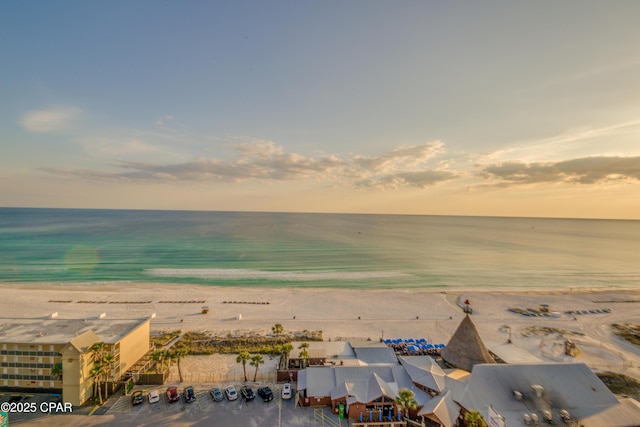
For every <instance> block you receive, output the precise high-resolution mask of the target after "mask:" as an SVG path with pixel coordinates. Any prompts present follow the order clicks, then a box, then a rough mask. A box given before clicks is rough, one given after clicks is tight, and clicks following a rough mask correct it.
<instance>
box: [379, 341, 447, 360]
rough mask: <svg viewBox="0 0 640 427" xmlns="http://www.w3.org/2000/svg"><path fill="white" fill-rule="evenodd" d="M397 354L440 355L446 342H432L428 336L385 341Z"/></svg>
mask: <svg viewBox="0 0 640 427" xmlns="http://www.w3.org/2000/svg"><path fill="white" fill-rule="evenodd" d="M383 342H384V343H385V344H386V345H387V346H389V347H391V348H392V349H393V351H394V352H395V353H396V354H397V355H405V356H439V355H440V351H441V350H442V349H443V348H445V344H430V343H429V341H428V340H427V339H426V338H418V339H414V338H408V339H403V338H397V339H386V340H384V341H383Z"/></svg>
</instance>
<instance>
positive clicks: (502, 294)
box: [0, 283, 640, 378]
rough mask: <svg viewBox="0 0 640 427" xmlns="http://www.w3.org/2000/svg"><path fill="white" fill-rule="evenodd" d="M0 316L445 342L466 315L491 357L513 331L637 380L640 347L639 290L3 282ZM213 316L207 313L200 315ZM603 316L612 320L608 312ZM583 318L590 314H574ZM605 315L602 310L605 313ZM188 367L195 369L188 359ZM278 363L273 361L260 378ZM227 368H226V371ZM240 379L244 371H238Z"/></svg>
mask: <svg viewBox="0 0 640 427" xmlns="http://www.w3.org/2000/svg"><path fill="white" fill-rule="evenodd" d="M0 292H1V294H2V300H1V301H0V313H1V314H0V316H1V317H3V318H38V317H46V316H48V315H50V314H51V313H54V312H57V313H58V315H59V317H60V318H90V317H97V316H99V315H100V314H101V313H106V316H107V317H109V318H140V317H147V316H151V315H152V314H153V313H155V318H154V319H153V320H152V321H151V329H152V332H153V331H169V330H177V329H181V330H193V331H207V332H209V333H211V334H214V335H218V336H228V335H229V334H231V335H237V336H240V335H247V334H264V335H266V334H270V333H271V326H273V325H274V324H276V323H280V324H282V325H283V327H284V329H285V330H286V331H290V332H296V331H303V330H319V331H322V333H323V337H324V339H325V340H369V339H370V340H373V341H378V340H380V339H381V338H426V339H428V340H429V341H430V342H433V343H447V342H448V340H449V338H450V337H451V335H452V334H453V332H454V331H455V329H456V328H457V326H458V324H459V322H460V321H461V319H462V318H463V316H465V314H464V312H463V310H462V306H463V305H464V301H465V300H469V302H470V307H471V308H472V309H473V315H472V319H473V321H474V323H475V324H476V326H477V328H478V331H479V332H480V335H481V337H482V339H483V340H484V341H485V343H486V344H487V346H488V347H489V349H492V347H494V348H499V347H500V346H504V345H505V344H506V342H507V340H508V338H509V330H511V339H512V343H511V344H510V346H511V348H512V349H516V350H517V351H518V352H522V353H525V354H529V355H533V356H534V357H536V358H538V359H540V360H542V361H557V360H565V359H566V357H567V356H563V355H562V354H558V352H557V351H556V348H557V346H558V343H560V342H562V341H563V340H564V339H566V338H570V339H572V340H573V341H574V342H576V343H577V345H578V347H579V348H580V350H581V352H580V354H579V355H578V357H576V358H575V359H573V360H576V361H583V362H585V363H586V364H587V365H589V366H590V367H592V368H594V369H599V370H612V371H617V372H623V373H625V374H627V375H631V376H634V377H636V378H640V370H639V369H638V365H639V364H640V362H638V360H640V348H639V347H637V346H634V345H632V344H630V343H627V342H625V341H623V340H621V339H619V338H617V337H616V336H615V335H613V333H612V332H611V328H610V325H611V324H613V323H640V291H638V290H629V289H619V290H571V291H567V290H564V291H557V292H553V291H551V292H550V291H526V292H524V291H520V292H517V291H513V290H491V291H487V290H484V291H478V290H458V289H455V290H453V289H451V290H447V291H441V290H415V289H411V290H397V289H394V290H366V291H363V290H356V289H344V290H338V289H304V288H292V289H285V288H236V287H211V286H197V285H184V284H175V285H169V284H157V283H146V284H140V283H135V284H127V283H111V284H72V285H61V284H45V283H39V284H23V283H20V284H1V285H0ZM541 304H547V305H548V306H549V310H550V311H552V312H555V313H556V314H554V316H556V317H528V316H523V315H520V314H515V313H512V312H510V311H509V310H508V309H509V308H522V309H526V308H536V309H537V308H538V307H539V306H540V305H541ZM203 306H207V307H208V308H209V312H208V314H202V307H203ZM603 309H609V311H610V312H608V313H602V312H601V311H603ZM568 311H580V312H583V314H567V312H568ZM599 311H600V312H599ZM189 359H191V361H190V360H189ZM271 364H274V365H275V360H267V364H266V365H265V366H263V367H261V371H264V370H265V369H266V370H268V369H269V367H270V366H271ZM221 366H225V368H221ZM184 367H185V370H186V372H187V373H190V374H193V375H196V374H203V373H204V374H211V373H214V372H217V373H220V374H223V373H224V372H226V373H227V374H229V373H231V374H233V372H236V371H237V370H238V369H240V367H239V366H237V365H236V364H235V358H233V357H229V356H222V355H214V356H193V357H189V358H187V360H186V361H185V363H184ZM238 372H239V371H238Z"/></svg>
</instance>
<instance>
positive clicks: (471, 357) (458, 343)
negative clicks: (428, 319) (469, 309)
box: [441, 314, 496, 372]
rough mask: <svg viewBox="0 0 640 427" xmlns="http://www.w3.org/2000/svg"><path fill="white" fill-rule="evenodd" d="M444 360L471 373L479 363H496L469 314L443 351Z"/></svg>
mask: <svg viewBox="0 0 640 427" xmlns="http://www.w3.org/2000/svg"><path fill="white" fill-rule="evenodd" d="M441 354H442V359H443V360H444V361H445V362H447V363H448V364H450V365H451V366H455V367H456V368H460V369H464V370H465V371H469V372H471V370H472V369H473V365H477V364H479V363H496V361H495V360H494V359H493V357H491V355H490V354H489V351H488V350H487V348H486V347H485V346H484V343H483V342H482V340H481V339H480V335H478V330H477V329H476V326H475V325H474V324H473V322H472V321H471V318H470V317H469V315H468V314H467V315H466V316H465V318H464V319H463V320H462V322H461V323H460V326H458V329H456V332H455V333H454V334H453V336H452V337H451V340H449V343H448V344H447V346H446V347H445V348H443V349H442V353H441Z"/></svg>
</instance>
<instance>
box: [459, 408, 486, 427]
mask: <svg viewBox="0 0 640 427" xmlns="http://www.w3.org/2000/svg"><path fill="white" fill-rule="evenodd" d="M464 422H465V424H466V425H467V427H487V423H486V421H485V420H484V417H483V416H482V414H481V413H480V412H478V411H470V412H467V413H466V414H465V416H464Z"/></svg>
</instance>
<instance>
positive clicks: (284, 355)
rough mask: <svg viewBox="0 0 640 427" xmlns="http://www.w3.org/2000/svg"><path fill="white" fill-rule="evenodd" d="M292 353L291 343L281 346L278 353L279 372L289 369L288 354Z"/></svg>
mask: <svg viewBox="0 0 640 427" xmlns="http://www.w3.org/2000/svg"><path fill="white" fill-rule="evenodd" d="M292 351H293V345H292V344H291V343H285V344H282V349H281V353H280V370H282V371H284V370H285V369H288V368H289V354H290V353H291V352H292Z"/></svg>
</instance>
